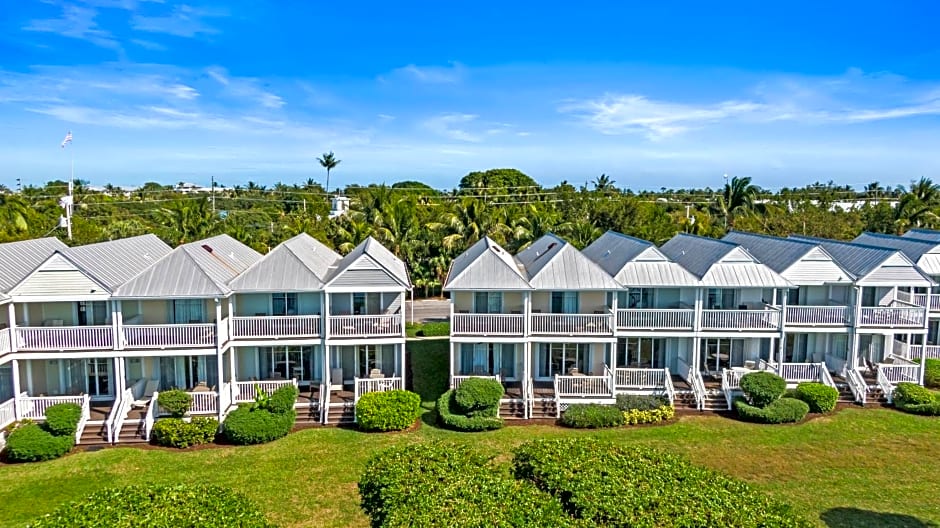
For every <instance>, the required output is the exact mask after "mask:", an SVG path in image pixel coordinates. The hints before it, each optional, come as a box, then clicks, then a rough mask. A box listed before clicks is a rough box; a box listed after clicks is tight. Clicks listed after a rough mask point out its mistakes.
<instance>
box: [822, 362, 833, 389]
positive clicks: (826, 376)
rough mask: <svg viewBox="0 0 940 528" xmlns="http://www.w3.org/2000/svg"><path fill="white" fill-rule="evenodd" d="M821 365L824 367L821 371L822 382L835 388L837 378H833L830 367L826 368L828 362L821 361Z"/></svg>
mask: <svg viewBox="0 0 940 528" xmlns="http://www.w3.org/2000/svg"><path fill="white" fill-rule="evenodd" d="M820 366H821V367H822V369H821V370H820V372H819V378H820V382H821V383H822V384H823V385H826V386H828V387H832V388H833V389H834V388H836V382H835V380H833V379H832V374H830V373H829V369H827V368H826V364H825V363H821V364H820Z"/></svg>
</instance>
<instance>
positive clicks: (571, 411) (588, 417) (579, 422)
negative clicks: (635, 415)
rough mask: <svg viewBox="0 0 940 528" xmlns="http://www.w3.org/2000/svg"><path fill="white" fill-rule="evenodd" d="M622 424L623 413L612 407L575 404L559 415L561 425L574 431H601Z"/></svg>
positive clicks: (596, 404)
mask: <svg viewBox="0 0 940 528" xmlns="http://www.w3.org/2000/svg"><path fill="white" fill-rule="evenodd" d="M623 424H624V415H623V411H621V410H620V409H618V408H617V407H616V406H613V405H601V404H599V403H587V404H584V403H576V404H573V405H570V406H569V407H568V410H566V411H565V412H564V414H562V415H561V425H564V426H566V427H574V428H575V429H602V428H605V427H619V426H621V425H623Z"/></svg>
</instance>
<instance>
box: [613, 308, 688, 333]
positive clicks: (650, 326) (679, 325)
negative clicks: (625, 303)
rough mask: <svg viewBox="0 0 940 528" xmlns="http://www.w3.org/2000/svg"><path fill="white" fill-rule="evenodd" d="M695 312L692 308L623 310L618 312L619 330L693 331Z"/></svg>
mask: <svg viewBox="0 0 940 528" xmlns="http://www.w3.org/2000/svg"><path fill="white" fill-rule="evenodd" d="M694 320H695V310H693V309H691V308H621V309H619V310H617V329H618V330H689V331H691V330H692V326H693V322H694Z"/></svg>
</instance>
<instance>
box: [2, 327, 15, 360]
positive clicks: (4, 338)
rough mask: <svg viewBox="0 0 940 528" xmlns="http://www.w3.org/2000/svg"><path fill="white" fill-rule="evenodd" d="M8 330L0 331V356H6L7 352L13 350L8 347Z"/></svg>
mask: <svg viewBox="0 0 940 528" xmlns="http://www.w3.org/2000/svg"><path fill="white" fill-rule="evenodd" d="M10 343H11V341H10V329H9V328H4V329H2V330H0V354H6V353H7V352H9V351H11V350H13V349H12V348H11V347H10Z"/></svg>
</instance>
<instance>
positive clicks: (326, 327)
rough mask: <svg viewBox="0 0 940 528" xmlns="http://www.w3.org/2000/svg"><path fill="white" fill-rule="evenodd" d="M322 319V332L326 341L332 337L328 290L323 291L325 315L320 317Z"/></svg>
mask: <svg viewBox="0 0 940 528" xmlns="http://www.w3.org/2000/svg"><path fill="white" fill-rule="evenodd" d="M320 321H321V324H322V325H323V327H322V329H323V332H321V334H322V335H323V340H324V342H325V341H326V339H327V338H328V337H330V294H329V293H327V292H323V315H322V316H321V317H320Z"/></svg>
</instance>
